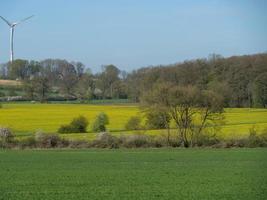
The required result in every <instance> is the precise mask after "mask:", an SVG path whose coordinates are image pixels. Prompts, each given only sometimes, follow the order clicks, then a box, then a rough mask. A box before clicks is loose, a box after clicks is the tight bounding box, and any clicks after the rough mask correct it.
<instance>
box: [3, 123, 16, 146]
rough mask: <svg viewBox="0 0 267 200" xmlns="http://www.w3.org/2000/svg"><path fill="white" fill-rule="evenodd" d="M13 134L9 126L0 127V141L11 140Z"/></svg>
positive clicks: (6, 141)
mask: <svg viewBox="0 0 267 200" xmlns="http://www.w3.org/2000/svg"><path fill="white" fill-rule="evenodd" d="M13 138H14V135H13V134H12V132H11V130H10V129H9V128H5V127H1V128H0V139H1V142H2V143H9V142H11V141H13Z"/></svg>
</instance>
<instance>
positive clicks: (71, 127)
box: [58, 116, 89, 133]
mask: <svg viewBox="0 0 267 200" xmlns="http://www.w3.org/2000/svg"><path fill="white" fill-rule="evenodd" d="M88 124H89V122H88V120H87V119H86V118H85V117H84V116H79V117H77V118H74V119H73V120H72V121H71V122H70V124H66V125H61V126H60V127H59V129H58V133H85V132H86V129H87V126H88Z"/></svg>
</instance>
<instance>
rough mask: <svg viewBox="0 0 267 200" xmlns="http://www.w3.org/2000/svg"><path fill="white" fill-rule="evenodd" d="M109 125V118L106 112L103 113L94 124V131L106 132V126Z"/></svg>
mask: <svg viewBox="0 0 267 200" xmlns="http://www.w3.org/2000/svg"><path fill="white" fill-rule="evenodd" d="M108 124H109V119H108V116H107V115H106V114H105V113H104V112H101V113H99V114H98V115H97V117H96V119H95V121H94V123H93V126H92V131H94V132H105V131H106V125H108Z"/></svg>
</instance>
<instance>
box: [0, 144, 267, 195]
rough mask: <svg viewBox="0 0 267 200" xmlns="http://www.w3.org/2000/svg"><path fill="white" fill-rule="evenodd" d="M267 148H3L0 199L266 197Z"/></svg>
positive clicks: (0, 163)
mask: <svg viewBox="0 0 267 200" xmlns="http://www.w3.org/2000/svg"><path fill="white" fill-rule="evenodd" d="M266 169H267V150H266V149H146V150H145V149H140V150H24V151H16V150H9V151H3V150H2V151H0V177H1V178H0V199H1V200H7V199H8V200H28V199H42V200H51V199H53V200H57V199H58V200H59V199H69V200H71V199H75V200H82V199H91V200H94V199H99V200H103V199H107V200H110V199H114V200H117V199H127V200H131V199H133V200H137V199H138V200H139V199H148V200H151V199H163V200H164V199H166V200H167V199H188V200H191V199H195V200H201V199H203V200H208V199H212V200H214V199H216V200H219V199H228V200H231V199H232V200H238V199H242V200H246V199H247V200H252V199H253V200H256V199H262V200H265V199H267V190H266V188H267V170H266Z"/></svg>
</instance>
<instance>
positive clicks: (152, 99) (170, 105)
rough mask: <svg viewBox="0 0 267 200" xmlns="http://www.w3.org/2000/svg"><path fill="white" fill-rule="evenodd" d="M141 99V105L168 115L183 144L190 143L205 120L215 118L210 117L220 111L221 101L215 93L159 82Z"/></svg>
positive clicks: (196, 137) (191, 143)
mask: <svg viewBox="0 0 267 200" xmlns="http://www.w3.org/2000/svg"><path fill="white" fill-rule="evenodd" d="M142 102H143V104H144V106H148V107H150V106H153V108H154V109H158V110H161V109H164V110H166V112H168V113H169V114H170V116H171V117H172V119H173V120H174V122H175V125H176V127H177V130H178V134H179V137H180V140H181V142H182V144H183V146H184V147H189V146H193V145H194V142H195V140H197V139H198V136H199V135H200V134H201V133H202V131H203V129H204V127H206V125H207V122H208V121H212V120H213V119H215V118H213V117H212V116H213V115H214V114H216V115H217V114H220V113H221V112H222V111H223V103H222V102H223V101H221V100H220V97H219V96H218V95H215V93H213V92H211V91H200V90H199V89H198V88H196V87H193V86H176V85H172V84H166V83H165V84H160V85H157V86H156V87H155V88H154V89H153V90H152V91H151V92H148V93H147V94H146V95H144V96H143V98H142ZM199 115H200V116H201V117H200V119H199V118H198V116H199ZM197 119H199V120H197ZM197 121H200V122H199V123H198V122H197Z"/></svg>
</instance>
